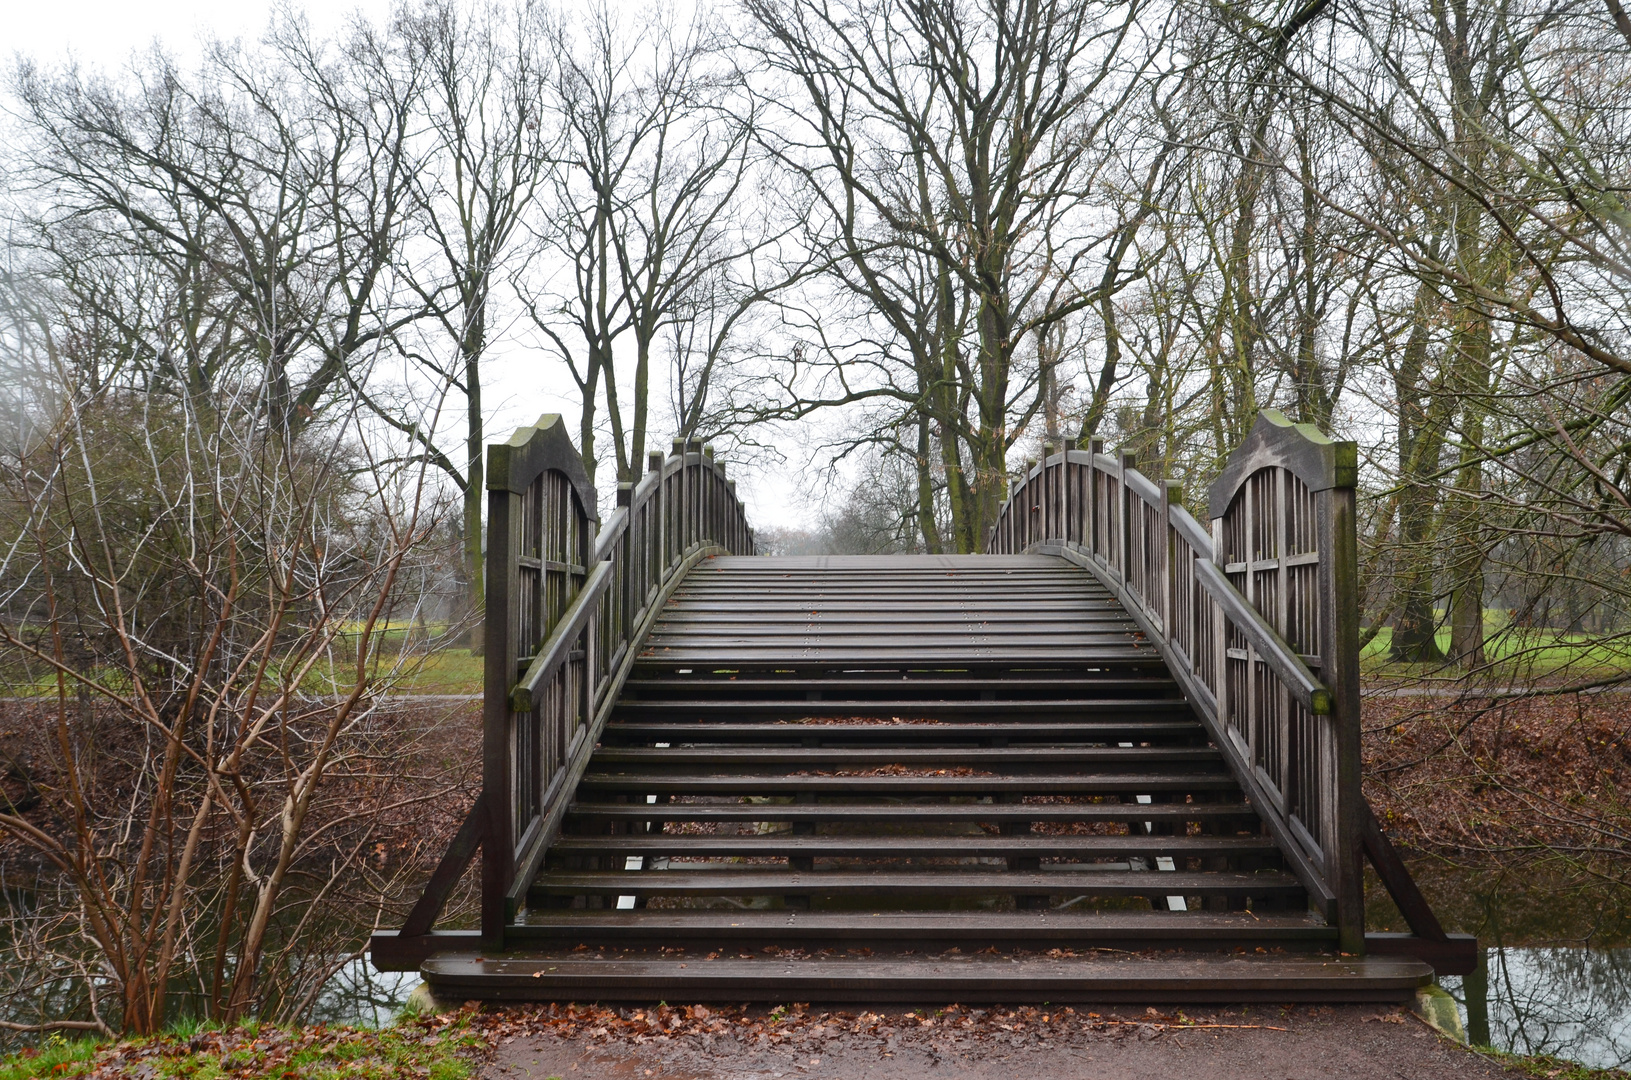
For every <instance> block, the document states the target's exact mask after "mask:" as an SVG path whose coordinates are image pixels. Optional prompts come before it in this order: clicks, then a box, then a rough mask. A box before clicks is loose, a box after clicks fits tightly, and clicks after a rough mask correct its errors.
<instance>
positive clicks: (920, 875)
mask: <svg viewBox="0 0 1631 1080" xmlns="http://www.w3.org/2000/svg"><path fill="white" fill-rule="evenodd" d="M695 865H696V864H691V863H682V864H679V865H678V866H677V867H670V868H669V869H667V870H605V871H565V870H546V871H544V872H543V873H541V874H539V875H538V877H537V878H535V879H534V880H533V883H532V888H531V889H530V890H529V891H528V895H529V896H530V897H536V898H539V899H542V898H545V897H549V896H625V895H629V894H635V895H639V896H766V895H769V896H777V895H799V896H826V897H840V896H843V897H849V896H885V897H887V896H924V895H933V896H935V897H939V898H944V899H949V898H952V897H971V896H994V895H1006V894H1020V893H1023V894H1026V895H1036V896H1061V895H1068V896H1077V895H1084V896H1100V897H1141V896H1148V895H1150V894H1152V893H1159V894H1162V895H1171V896H1227V897H1230V898H1236V899H1247V898H1254V899H1255V898H1263V899H1270V900H1281V901H1289V900H1297V899H1299V898H1302V897H1304V896H1305V893H1304V891H1303V886H1302V883H1301V882H1299V881H1298V880H1297V879H1296V878H1295V877H1293V876H1292V875H1290V874H1287V873H1283V872H1281V871H1278V870H1263V871H1258V872H1256V873H1231V872H1224V871H1219V872H1216V873H1198V874H1197V873H1187V872H1184V871H1171V872H1164V873H1163V872H1159V871H1150V870H1111V869H1097V868H1089V869H1084V870H1047V869H1044V870H1035V871H1032V870H1016V871H1007V870H1003V871H982V870H973V869H968V870H963V869H958V870H919V871H900V870H862V871H855V870H790V869H780V868H775V867H753V868H740V867H736V866H720V867H717V868H710V869H695V868H694V867H695Z"/></svg>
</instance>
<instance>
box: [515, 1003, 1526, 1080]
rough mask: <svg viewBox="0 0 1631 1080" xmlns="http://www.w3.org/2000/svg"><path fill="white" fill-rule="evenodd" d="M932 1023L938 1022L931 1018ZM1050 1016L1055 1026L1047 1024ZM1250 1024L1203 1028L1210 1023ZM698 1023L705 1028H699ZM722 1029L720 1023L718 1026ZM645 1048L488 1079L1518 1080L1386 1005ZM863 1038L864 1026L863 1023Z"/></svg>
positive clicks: (962, 1019)
mask: <svg viewBox="0 0 1631 1080" xmlns="http://www.w3.org/2000/svg"><path fill="white" fill-rule="evenodd" d="M928 1016H929V1017H931V1018H933V1017H934V1013H933V1011H932V1010H929V1011H928ZM1044 1016H1045V1017H1047V1020H1046V1021H1044V1020H1043V1019H1042V1017H1044ZM1207 1023H1209V1024H1215V1025H1224V1024H1227V1025H1237V1026H1233V1027H1201V1026H1196V1025H1198V1024H1207ZM693 1026H694V1025H693ZM715 1026H720V1025H715ZM724 1026H725V1028H726V1030H724V1031H723V1032H721V1033H717V1034H707V1033H701V1034H698V1033H681V1034H677V1035H674V1036H656V1037H646V1038H644V1039H642V1040H641V1041H640V1042H638V1043H636V1042H634V1041H633V1040H629V1039H623V1038H619V1037H618V1036H617V1035H616V1034H615V1033H612V1032H607V1033H606V1034H605V1035H601V1034H597V1033H596V1032H599V1031H604V1030H605V1029H604V1028H598V1027H594V1026H590V1025H585V1026H584V1027H583V1028H581V1029H578V1030H576V1031H574V1032H573V1033H572V1034H569V1035H567V1036H565V1037H562V1036H557V1035H554V1034H546V1035H534V1036H527V1037H522V1038H517V1039H515V1040H514V1041H512V1042H510V1043H507V1044H505V1045H502V1046H501V1047H500V1048H499V1050H498V1053H497V1056H496V1058H495V1059H494V1061H493V1062H492V1063H491V1064H490V1065H489V1066H488V1067H487V1069H486V1071H485V1072H484V1073H483V1078H484V1080H548V1078H554V1077H560V1078H563V1080H576V1078H579V1077H583V1078H588V1077H594V1078H601V1077H629V1078H644V1077H652V1078H654V1080H655V1078H663V1080H775V1078H793V1077H811V1078H819V1077H837V1078H843V1080H922V1078H924V1077H956V1078H960V1080H1013V1078H1014V1077H1016V1076H1022V1077H1025V1078H1027V1080H1172V1078H1173V1077H1194V1078H1197V1080H1496V1078H1498V1077H1510V1076H1513V1075H1516V1074H1515V1073H1513V1072H1509V1071H1508V1070H1507V1069H1506V1068H1504V1067H1503V1066H1502V1065H1501V1064H1499V1063H1497V1062H1495V1061H1493V1060H1491V1059H1488V1058H1485V1057H1482V1056H1480V1055H1478V1054H1476V1053H1474V1052H1472V1051H1470V1050H1468V1049H1467V1048H1465V1047H1463V1046H1461V1045H1459V1044H1457V1043H1455V1042H1453V1041H1451V1040H1449V1039H1447V1038H1445V1037H1443V1036H1441V1035H1439V1034H1437V1033H1436V1032H1434V1031H1432V1030H1431V1029H1429V1028H1428V1027H1427V1026H1426V1025H1425V1024H1423V1023H1421V1022H1420V1021H1419V1020H1417V1019H1416V1018H1415V1017H1413V1016H1411V1015H1410V1014H1408V1013H1405V1012H1401V1011H1396V1010H1394V1009H1391V1008H1384V1009H1378V1008H1377V1007H1376V1006H1364V1005H1360V1006H1351V1005H1350V1006H1323V1007H1300V1008H1291V1009H1283V1008H1279V1007H1259V1008H1251V1009H1246V1010H1242V1009H1222V1010H1195V1009H1190V1010H1186V1016H1185V1018H1184V1020H1183V1021H1179V1018H1178V1017H1177V1016H1176V1015H1175V1014H1163V1015H1161V1016H1159V1017H1155V1018H1152V1017H1150V1016H1148V1015H1147V1014H1146V1012H1145V1010H1143V1009H1138V1010H1133V1011H1122V1012H1114V1011H1104V1012H1102V1013H1100V1014H1099V1015H1097V1016H1096V1017H1092V1018H1090V1017H1088V1016H1087V1014H1086V1012H1085V1011H1082V1010H1076V1011H1072V1012H1070V1013H1064V1012H1062V1011H1061V1010H1059V1009H1057V1008H1054V1009H1041V1008H1038V1009H1035V1010H1033V1011H1032V1012H1031V1013H1029V1014H1027V1013H1025V1012H1024V1011H1012V1010H996V1011H993V1012H987V1011H985V1010H981V1015H978V1016H973V1015H970V1013H969V1011H968V1010H963V1011H961V1012H960V1013H955V1014H953V1015H951V1016H950V1017H947V1016H940V1017H938V1018H935V1019H934V1023H933V1024H932V1025H930V1026H924V1025H923V1024H922V1018H920V1017H918V1016H915V1015H905V1016H903V1015H901V1014H899V1013H888V1012H885V1013H883V1014H871V1015H870V1016H869V1018H868V1019H866V1020H864V1021H862V1022H861V1023H859V1024H857V1023H856V1021H855V1017H854V1014H850V1016H849V1017H847V1018H844V1019H834V1018H833V1017H832V1015H831V1014H828V1018H827V1019H826V1020H823V1019H822V1018H821V1013H820V1012H812V1014H810V1015H809V1016H807V1017H799V1018H796V1019H795V1020H793V1021H792V1022H790V1023H789V1022H784V1023H782V1024H778V1025H769V1024H764V1025H761V1030H758V1031H755V1030H754V1029H753V1026H752V1025H751V1024H732V1025H724ZM857 1028H858V1029H859V1030H856V1029H857Z"/></svg>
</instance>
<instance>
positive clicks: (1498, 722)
mask: <svg viewBox="0 0 1631 1080" xmlns="http://www.w3.org/2000/svg"><path fill="white" fill-rule="evenodd" d="M1363 721H1364V739H1363V754H1364V777H1365V794H1366V797H1367V798H1369V799H1370V802H1371V805H1372V806H1373V807H1374V808H1375V809H1376V813H1377V816H1378V817H1379V818H1380V819H1381V820H1382V823H1383V826H1384V827H1385V828H1386V829H1387V831H1388V833H1389V834H1390V835H1391V836H1392V837H1393V838H1394V840H1395V842H1398V843H1403V844H1404V845H1406V846H1408V847H1411V848H1414V849H1416V850H1418V851H1423V852H1431V853H1435V854H1440V855H1445V856H1450V857H1454V858H1457V859H1459V860H1463V861H1465V860H1468V859H1473V860H1477V861H1482V862H1484V863H1486V864H1490V865H1498V864H1511V863H1512V862H1513V861H1514V860H1517V859H1520V858H1524V857H1531V856H1544V857H1547V858H1551V859H1555V860H1563V861H1569V862H1573V863H1575V864H1577V865H1579V866H1581V867H1583V868H1587V869H1589V870H1591V871H1593V872H1597V873H1600V874H1602V875H1604V876H1607V877H1610V878H1619V879H1621V880H1626V879H1627V877H1628V874H1631V845H1628V840H1627V838H1628V837H1631V803H1628V801H1627V795H1626V793H1627V792H1628V791H1631V708H1628V707H1627V705H1626V702H1625V700H1624V699H1623V698H1621V697H1619V696H1607V695H1600V694H1589V695H1588V694H1570V695H1564V696H1558V697H1539V698H1531V699H1524V700H1492V699H1480V698H1477V697H1476V696H1463V697H1461V698H1459V699H1452V700H1445V699H1437V698H1428V699H1422V698H1416V699H1410V698H1397V697H1377V698H1371V699H1367V701H1366V702H1365V709H1364V713H1363Z"/></svg>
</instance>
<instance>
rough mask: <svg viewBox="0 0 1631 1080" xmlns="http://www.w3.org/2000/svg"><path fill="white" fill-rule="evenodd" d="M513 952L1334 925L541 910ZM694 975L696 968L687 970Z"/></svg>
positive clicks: (1242, 945) (1242, 939) (1055, 914)
mask: <svg viewBox="0 0 1631 1080" xmlns="http://www.w3.org/2000/svg"><path fill="white" fill-rule="evenodd" d="M505 940H506V943H507V945H508V947H509V948H511V949H536V950H542V951H545V952H550V953H554V952H558V951H562V950H570V949H573V948H575V947H576V946H578V945H588V946H590V947H591V948H599V947H607V946H610V947H614V948H619V949H622V948H634V949H655V948H663V947H667V948H668V949H669V950H670V951H671V952H672V951H674V950H685V949H690V950H691V951H693V952H695V951H697V950H701V952H703V953H706V952H707V951H708V950H709V949H720V950H722V951H723V952H724V953H725V954H727V955H729V954H733V953H736V952H740V951H742V950H749V951H753V952H758V951H759V950H761V949H763V948H764V947H765V946H767V945H769V946H782V947H787V946H793V947H796V948H801V949H806V950H821V949H836V950H838V951H839V952H846V951H849V950H854V949H862V948H865V949H869V950H876V951H878V952H880V953H885V952H891V953H893V952H900V951H901V950H904V949H915V950H917V952H918V953H920V954H921V953H928V952H936V953H938V952H943V951H945V950H947V949H950V948H952V947H954V946H955V947H958V948H960V949H961V950H962V951H963V952H965V953H973V952H977V951H979V950H981V949H985V948H989V947H992V946H995V947H996V948H998V949H1003V950H1008V951H1013V950H1031V951H1033V952H1047V951H1048V950H1049V949H1075V950H1110V951H1111V952H1128V951H1147V950H1151V949H1195V950H1203V951H1221V952H1230V951H1237V950H1241V949H1244V950H1247V951H1251V950H1254V949H1259V948H1261V949H1279V950H1283V951H1286V952H1331V951H1334V950H1335V948H1336V944H1337V931H1336V927H1334V926H1329V925H1327V924H1326V923H1325V922H1323V921H1322V920H1319V919H1316V918H1315V917H1313V916H1311V915H1309V914H1307V913H1306V912H1304V913H1302V914H1274V913H1264V914H1262V915H1258V914H1255V913H1253V912H1246V911H1240V912H1183V913H1178V912H1172V913H1169V912H1161V911H1007V912H986V911H880V912H874V913H866V912H840V911H798V910H783V911H662V910H658V909H655V908H651V909H644V910H631V911H614V910H599V911H594V910H589V911H583V910H579V911H569V910H554V911H551V910H548V909H543V910H536V911H527V912H525V913H523V914H522V916H521V918H520V920H519V921H518V922H516V923H515V924H513V925H511V926H510V927H509V929H508V930H507V931H506V933H505ZM687 970H689V969H687Z"/></svg>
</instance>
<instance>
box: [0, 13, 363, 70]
mask: <svg viewBox="0 0 1631 1080" xmlns="http://www.w3.org/2000/svg"><path fill="white" fill-rule="evenodd" d="M276 6H277V5H274V4H271V3H267V2H266V0H227V2H224V3H223V2H222V0H0V42H3V43H4V44H3V45H0V48H4V50H5V51H6V52H7V53H24V54H28V55H31V56H33V57H34V58H36V59H38V60H44V61H48V62H50V61H61V60H63V59H65V58H67V57H68V56H70V55H71V56H73V57H74V58H75V59H77V60H79V62H81V63H83V64H86V65H88V66H92V67H104V68H106V67H117V66H119V65H121V64H122V63H123V62H124V61H125V60H126V59H127V58H128V57H129V56H130V54H131V51H132V50H137V49H145V48H147V46H149V45H150V44H152V42H153V41H154V40H155V39H162V40H163V42H164V43H165V44H166V45H167V46H168V47H169V48H170V49H171V50H172V51H173V52H175V53H177V54H179V55H182V56H186V55H188V54H193V55H196V53H197V48H198V42H199V41H200V40H201V39H203V38H205V37H207V36H209V35H211V34H215V35H218V36H221V37H240V36H242V37H254V36H256V35H258V34H259V33H260V32H261V31H262V30H264V29H265V28H266V24H267V20H268V18H269V17H270V15H271V12H272V11H273V9H274V7H276ZM296 6H297V7H304V8H305V10H306V13H307V17H308V18H310V19H311V20H312V23H313V25H314V26H315V27H316V28H317V29H319V30H322V31H327V30H331V29H334V28H336V27H338V26H339V25H340V23H341V22H342V21H343V19H344V18H345V17H346V16H347V15H348V14H350V13H352V12H355V11H362V12H365V13H367V14H369V15H373V16H378V15H381V14H383V13H384V12H386V11H387V10H389V8H390V4H389V3H388V2H387V0H347V2H344V3H329V4H310V5H296Z"/></svg>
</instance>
